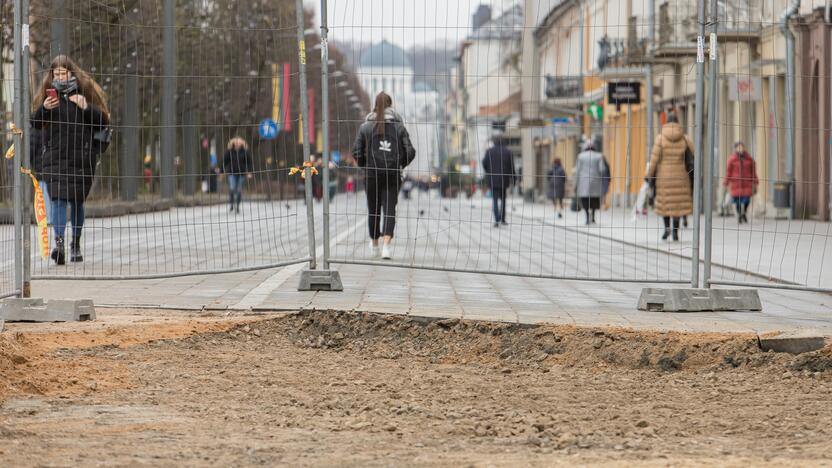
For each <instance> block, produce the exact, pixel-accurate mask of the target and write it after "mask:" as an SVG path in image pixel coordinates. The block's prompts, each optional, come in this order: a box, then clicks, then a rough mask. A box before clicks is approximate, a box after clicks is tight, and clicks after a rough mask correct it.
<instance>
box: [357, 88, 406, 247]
mask: <svg viewBox="0 0 832 468" xmlns="http://www.w3.org/2000/svg"><path fill="white" fill-rule="evenodd" d="M352 156H353V158H355V161H356V162H357V163H358V165H359V166H360V167H363V168H364V175H365V182H364V183H365V186H366V194H367V211H368V214H369V219H368V221H369V222H368V224H369V228H370V253H371V255H372V256H373V257H377V256H379V255H381V257H382V258H384V259H386V260H390V259H391V258H393V234H394V233H395V229H396V205H397V204H398V203H399V189H400V188H401V184H402V170H403V169H404V168H406V167H407V166H408V165H409V164H410V163H411V162H413V159H415V158H416V149H415V148H414V147H413V144H412V143H411V141H410V134H409V133H408V132H407V128H405V126H404V122H403V121H402V118H401V116H400V115H399V114H398V113H396V111H395V110H394V109H393V98H391V97H390V95H388V94H387V93H385V92H381V93H379V94H378V95H377V96H376V102H375V107H374V108H373V112H371V113H370V114H369V115H368V116H367V118H366V121H365V122H364V123H363V124H361V127H360V128H359V129H358V136H357V137H356V139H355V143H354V144H353V149H352ZM382 213H383V217H382ZM382 219H383V220H384V225H383V228H382ZM382 237H383V238H384V243H383V245H381V252H379V239H381V238H382Z"/></svg>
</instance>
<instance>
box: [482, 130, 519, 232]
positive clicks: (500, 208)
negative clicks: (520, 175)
mask: <svg viewBox="0 0 832 468" xmlns="http://www.w3.org/2000/svg"><path fill="white" fill-rule="evenodd" d="M492 141H493V143H494V146H492V147H491V148H489V149H488V151H486V152H485V158H483V160H482V168H483V170H485V178H486V182H487V183H488V188H489V190H490V191H491V200H492V205H493V210H494V227H499V226H500V224H502V225H507V224H508V221H507V220H506V194H507V192H508V189H509V187H511V185H512V183H514V181H515V178H516V175H515V172H514V156H512V154H511V151H509V149H508V147H507V146H506V145H505V143H504V142H503V138H502V137H501V136H500V135H495V136H494V137H493V138H492Z"/></svg>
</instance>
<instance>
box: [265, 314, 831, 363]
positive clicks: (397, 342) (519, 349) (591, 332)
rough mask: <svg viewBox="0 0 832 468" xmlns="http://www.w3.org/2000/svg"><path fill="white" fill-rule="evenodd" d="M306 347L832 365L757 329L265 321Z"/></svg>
mask: <svg viewBox="0 0 832 468" xmlns="http://www.w3.org/2000/svg"><path fill="white" fill-rule="evenodd" d="M258 327H259V329H258V330H257V331H258V333H281V334H285V335H286V336H287V337H288V338H289V339H290V340H292V342H293V343H295V344H296V345H298V346H301V347H308V348H323V349H332V350H344V349H346V350H353V351H359V352H362V353H366V354H368V355H370V356H373V357H382V358H391V359H395V358H397V357H399V356H401V355H403V354H406V355H410V356H418V357H425V358H429V359H430V360H431V362H435V363H436V362H439V363H448V364H451V363H455V364H466V363H479V364H485V365H497V366H499V365H509V364H510V365H519V366H539V365H540V364H541V363H547V364H559V365H566V366H580V367H606V366H620V367H627V368H642V369H656V370H659V371H662V372H674V371H682V370H697V369H703V368H714V369H731V368H737V367H759V366H764V365H780V366H785V367H787V368H792V369H794V370H799V371H802V370H805V371H809V372H823V371H826V370H829V369H830V362H832V359H830V356H832V349H830V348H827V349H825V350H822V351H819V352H817V353H809V354H806V355H801V356H798V357H792V356H788V355H781V354H775V353H766V352H763V351H762V350H760V348H759V345H758V342H757V338H756V336H754V335H720V334H686V333H671V332H667V333H660V332H637V331H630V330H618V329H612V330H610V329H604V330H602V329H587V328H576V327H564V326H545V325H542V326H529V325H519V324H509V323H490V322H474V321H465V320H457V319H453V320H433V319H424V318H416V317H403V316H391V315H378V314H370V313H347V312H332V311H309V312H301V313H298V314H293V315H290V316H287V317H283V318H280V319H276V320H272V321H266V322H263V323H261V324H259V325H258Z"/></svg>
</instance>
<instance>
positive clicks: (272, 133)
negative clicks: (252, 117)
mask: <svg viewBox="0 0 832 468" xmlns="http://www.w3.org/2000/svg"><path fill="white" fill-rule="evenodd" d="M277 133H278V130H277V123H276V122H275V121H274V120H272V119H264V120H263V121H262V122H260V138H262V139H264V140H274V139H275V138H277Z"/></svg>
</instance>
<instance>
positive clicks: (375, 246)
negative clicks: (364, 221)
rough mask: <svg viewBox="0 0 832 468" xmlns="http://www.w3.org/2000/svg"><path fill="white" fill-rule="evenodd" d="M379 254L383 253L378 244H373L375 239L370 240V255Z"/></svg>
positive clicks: (376, 255)
mask: <svg viewBox="0 0 832 468" xmlns="http://www.w3.org/2000/svg"><path fill="white" fill-rule="evenodd" d="M379 255H381V250H380V249H379V246H378V244H373V241H370V257H371V258H378V257H379Z"/></svg>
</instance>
